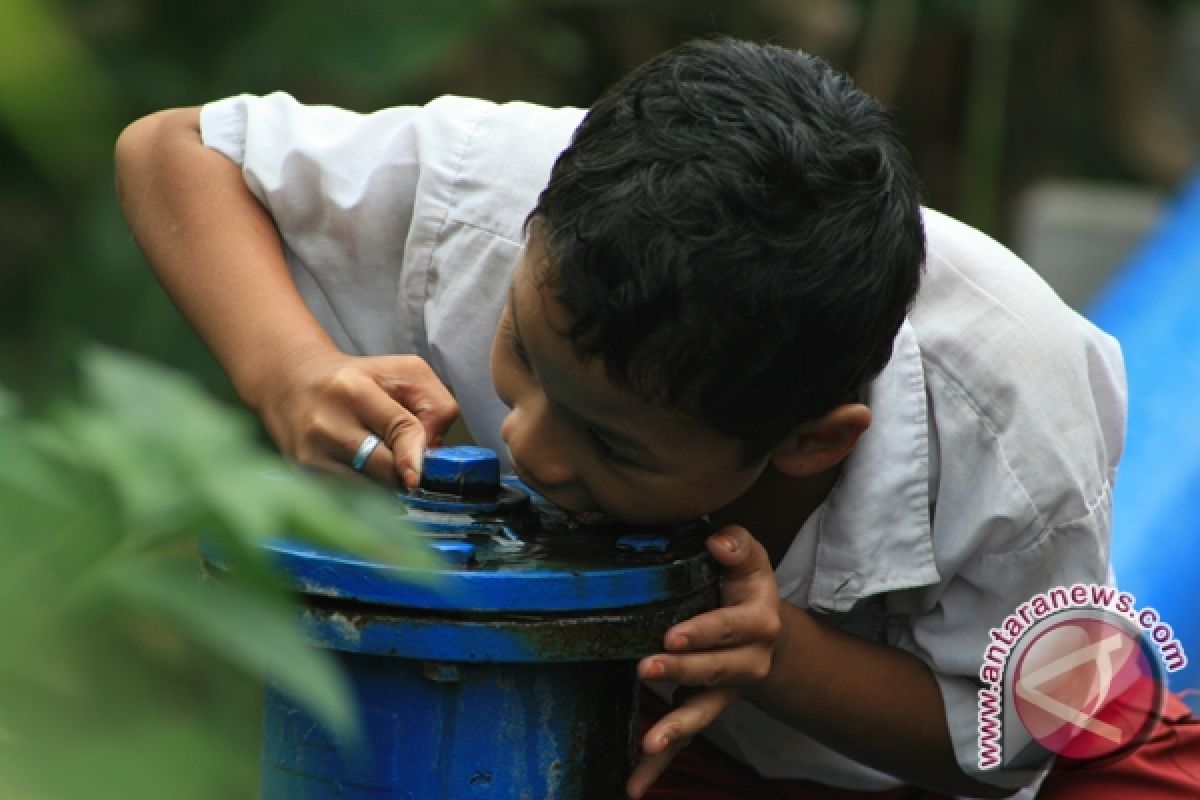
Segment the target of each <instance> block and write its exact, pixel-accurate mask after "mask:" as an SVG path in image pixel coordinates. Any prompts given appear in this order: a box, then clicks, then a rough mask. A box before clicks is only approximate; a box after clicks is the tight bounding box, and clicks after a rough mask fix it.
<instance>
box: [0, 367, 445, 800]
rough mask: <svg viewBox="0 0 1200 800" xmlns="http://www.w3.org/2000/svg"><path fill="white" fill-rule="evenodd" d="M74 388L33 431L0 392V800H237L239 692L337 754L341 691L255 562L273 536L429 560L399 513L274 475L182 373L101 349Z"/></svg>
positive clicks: (244, 774) (307, 480)
mask: <svg viewBox="0 0 1200 800" xmlns="http://www.w3.org/2000/svg"><path fill="white" fill-rule="evenodd" d="M83 375H84V397H83V399H82V401H78V402H71V403H62V404H60V405H58V406H57V407H56V408H55V409H54V410H53V411H52V412H51V413H50V414H49V415H47V416H46V417H45V418H42V419H32V418H30V417H29V416H28V415H27V414H23V413H21V412H20V410H19V409H18V407H17V403H16V402H15V401H14V399H13V398H12V396H10V395H0V453H3V454H4V457H3V458H2V459H0V640H2V641H3V646H2V647H0V796H2V797H5V798H29V799H30V800H42V798H47V799H48V798H71V799H73V798H81V797H88V798H108V797H111V798H138V797H147V798H150V797H153V798H161V797H172V798H190V797H195V798H222V797H238V796H247V795H248V794H250V793H252V788H251V787H252V781H253V769H252V767H253V763H254V759H253V758H252V757H250V756H249V754H250V753H253V752H255V751H256V749H257V725H256V719H255V718H254V714H255V713H256V705H255V703H254V697H255V694H256V690H255V688H254V686H253V681H249V680H247V678H246V676H252V677H255V678H265V679H268V680H270V681H272V682H273V683H275V684H276V685H278V686H280V687H282V688H284V689H285V690H287V691H289V692H290V693H292V694H293V695H294V696H296V697H297V698H298V699H299V700H300V701H301V702H302V703H304V704H305V705H306V706H307V707H308V708H309V709H310V711H312V712H313V713H314V714H315V715H317V716H318V717H319V718H320V719H322V720H323V721H324V722H325V723H326V724H327V725H328V726H330V728H331V729H333V730H335V731H338V732H339V733H340V734H341V735H342V736H343V737H344V738H345V739H346V740H347V741H348V742H350V741H352V740H353V737H354V733H355V724H356V723H355V719H354V715H353V708H352V705H351V704H350V703H349V697H348V693H347V688H346V686H345V684H344V682H343V679H342V676H341V674H340V673H339V671H338V670H337V668H336V666H335V663H334V661H333V660H332V659H331V658H330V657H329V656H328V655H327V654H326V653H324V652H322V651H320V650H318V649H315V648H311V647H309V646H307V645H306V643H305V642H304V640H303V636H302V634H301V632H300V630H299V627H298V623H297V617H296V614H295V612H294V610H293V608H292V606H291V604H290V600H289V597H288V595H287V593H286V592H285V591H284V590H283V589H282V588H281V587H280V586H279V585H278V584H277V582H276V580H275V579H274V578H273V577H272V575H271V572H270V570H269V568H268V565H267V564H266V558H265V556H264V555H263V550H262V548H261V547H260V545H261V543H262V542H263V541H264V540H266V539H268V538H270V537H273V536H278V535H281V534H283V533H286V534H287V535H288V536H289V537H292V538H299V539H304V540H306V541H310V542H314V543H316V544H319V545H325V546H329V547H334V548H339V549H343V550H348V551H351V552H355V553H358V554H360V555H363V556H366V557H370V558H374V559H377V560H381V561H386V562H397V561H403V562H406V563H414V564H421V563H428V561H427V559H428V556H427V555H425V554H426V552H427V551H426V550H425V548H421V547H416V546H414V542H415V540H414V539H412V538H411V537H410V536H409V535H408V534H407V533H406V532H405V529H404V528H403V524H402V520H401V519H400V512H399V511H398V509H397V507H396V506H395V505H394V504H393V502H392V501H391V499H390V498H388V497H387V495H386V493H382V492H379V491H377V490H367V489H365V488H364V489H358V488H353V489H352V488H350V487H345V486H340V485H333V484H330V483H328V482H323V481H321V480H319V479H317V478H315V477H313V476H308V475H302V474H295V473H292V472H289V471H288V470H287V468H286V467H285V466H284V465H283V464H282V463H281V462H280V461H279V460H278V459H277V458H275V457H274V456H272V455H269V454H267V453H265V452H264V451H262V450H260V449H258V448H257V447H256V446H255V445H254V444H253V439H252V437H251V436H250V433H251V431H252V427H251V426H250V424H249V422H248V420H247V419H246V418H245V417H244V416H242V415H240V414H237V413H234V412H232V411H229V410H227V409H225V408H222V407H220V406H218V405H216V404H215V403H213V402H212V401H211V400H209V399H207V398H206V397H205V396H204V394H203V393H202V392H201V391H200V390H198V389H197V388H196V387H195V386H194V385H193V383H192V382H191V381H189V380H188V379H185V378H183V377H182V376H180V375H177V374H173V373H169V372H166V371H164V370H162V369H159V368H155V367H152V366H150V365H149V364H147V363H145V362H142V361H140V360H137V359H134V358H131V357H129V356H126V355H121V354H118V353H116V352H113V351H109V350H102V349H92V350H89V351H88V352H87V354H86V355H85V357H84V360H83ZM198 533H202V534H203V537H204V539H205V541H206V543H207V545H206V546H211V547H213V548H215V550H216V551H217V552H220V553H221V562H222V565H223V566H225V567H227V569H228V572H227V573H224V572H222V576H221V577H220V578H219V579H212V578H208V579H205V578H204V576H203V574H202V570H201V560H200V558H199V555H198V553H197V551H196V547H195V541H196V537H197V534H198ZM231 667H232V668H231Z"/></svg>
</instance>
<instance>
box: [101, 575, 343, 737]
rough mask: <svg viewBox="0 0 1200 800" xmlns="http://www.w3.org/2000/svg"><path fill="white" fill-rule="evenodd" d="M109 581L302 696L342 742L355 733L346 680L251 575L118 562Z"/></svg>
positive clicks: (128, 597) (291, 612) (286, 607)
mask: <svg viewBox="0 0 1200 800" xmlns="http://www.w3.org/2000/svg"><path fill="white" fill-rule="evenodd" d="M103 582H104V584H105V586H106V587H107V588H108V590H109V591H111V592H113V593H114V594H116V595H117V596H118V597H120V598H121V600H122V602H124V603H127V604H131V605H135V606H141V607H145V608H153V609H155V611H156V612H157V613H160V614H162V615H164V616H165V617H166V618H167V619H168V620H169V621H170V622H172V623H173V624H174V626H175V627H176V628H177V629H178V630H180V631H181V632H183V633H184V634H185V635H187V636H188V637H189V638H192V639H193V640H195V641H197V642H199V643H201V644H203V645H204V646H206V647H207V648H208V649H210V650H212V651H213V652H216V653H219V654H220V655H222V656H224V657H225V658H226V659H228V660H229V661H231V662H233V663H234V664H236V665H238V666H240V667H242V668H243V669H245V670H246V671H247V672H249V673H251V674H254V675H261V676H263V677H265V678H266V679H268V680H269V681H271V682H272V683H273V684H275V685H276V686H278V687H279V688H280V689H282V690H283V691H285V692H287V693H288V694H290V695H292V696H293V697H296V698H299V699H300V701H301V702H302V703H303V704H304V705H305V706H306V707H307V708H308V709H309V710H310V711H311V712H312V713H313V715H314V716H315V717H316V718H317V719H320V720H321V721H323V722H324V723H325V724H326V725H327V726H328V727H329V729H330V730H331V731H332V732H333V733H334V734H335V735H337V736H339V737H341V738H342V739H343V740H346V741H349V740H352V739H354V738H356V735H357V731H356V728H355V722H356V720H355V715H354V708H353V706H352V704H351V700H352V698H351V695H350V690H349V688H348V686H347V684H346V682H345V680H344V679H343V677H342V675H341V673H340V672H339V671H338V670H337V668H336V667H335V666H334V664H333V662H332V661H331V660H330V659H329V658H328V656H327V655H326V654H325V653H324V652H322V651H320V650H317V649H316V648H314V647H312V646H311V645H309V644H308V643H307V642H306V641H305V638H304V636H303V634H302V632H301V630H300V628H299V627H298V626H297V624H296V612H295V609H294V607H293V606H292V605H291V604H289V603H287V602H284V601H283V600H282V598H279V597H275V596H273V595H272V594H271V593H270V592H263V591H260V590H258V589H257V587H255V586H254V585H253V584H247V583H246V582H245V581H239V580H228V581H202V580H201V574H200V570H199V566H198V564H195V563H191V564H187V563H181V562H180V560H179V559H173V558H168V559H162V558H159V559H137V560H126V561H122V562H119V563H115V564H113V565H111V566H109V567H108V568H107V569H106V570H105V571H104V575H103Z"/></svg>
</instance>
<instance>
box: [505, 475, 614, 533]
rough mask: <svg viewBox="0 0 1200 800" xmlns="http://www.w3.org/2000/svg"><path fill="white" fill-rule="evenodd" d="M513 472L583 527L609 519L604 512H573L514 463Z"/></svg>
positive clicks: (522, 481)
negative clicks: (556, 500)
mask: <svg viewBox="0 0 1200 800" xmlns="http://www.w3.org/2000/svg"><path fill="white" fill-rule="evenodd" d="M513 472H514V473H515V474H516V476H517V477H518V478H520V480H521V483H523V484H525V485H526V486H528V487H529V488H530V489H533V491H535V492H537V493H538V494H540V495H541V496H542V497H544V498H546V499H547V500H549V501H550V502H551V503H554V505H556V506H558V508H560V509H562V511H563V513H565V514H566V515H567V516H568V517H570V518H571V519H572V520H574V521H575V522H577V523H579V524H581V525H596V524H597V523H600V522H604V521H605V520H607V519H609V516H608V514H605V513H604V512H603V511H572V510H571V509H569V508H567V507H566V506H563V505H559V504H558V503H555V502H554V499H553V498H552V497H550V495H548V494H547V493H546V492H544V491H543V490H542V487H540V486H538V484H537V482H536V481H533V480H530V478H529V475H528V474H527V473H526V472H525V471H524V470H522V469H521V468H520V467H519V466H517V464H516V463H515V462H514V463H513Z"/></svg>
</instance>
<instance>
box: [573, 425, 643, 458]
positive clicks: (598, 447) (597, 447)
mask: <svg viewBox="0 0 1200 800" xmlns="http://www.w3.org/2000/svg"><path fill="white" fill-rule="evenodd" d="M586 434H587V439H588V443H589V444H590V445H591V448H592V452H593V453H595V454H596V457H597V458H599V459H600V460H602V461H609V462H612V463H614V464H621V465H623V466H628V467H636V466H638V465H637V463H635V462H634V461H633V459H631V458H629V457H628V456H626V455H625V454H624V453H622V452H621V451H620V450H618V449H617V448H615V447H613V445H612V443H611V442H609V441H608V440H607V439H605V438H604V437H603V436H601V435H600V434H599V433H597V432H596V431H595V430H593V429H592V428H588V429H587V431H586Z"/></svg>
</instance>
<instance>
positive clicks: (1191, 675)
mask: <svg viewBox="0 0 1200 800" xmlns="http://www.w3.org/2000/svg"><path fill="white" fill-rule="evenodd" d="M1087 315H1088V317H1089V318H1090V319H1091V320H1092V321H1093V322H1095V323H1096V324H1097V325H1098V326H1100V327H1101V328H1103V329H1104V330H1106V331H1108V332H1109V333H1111V334H1112V335H1114V336H1116V337H1117V339H1118V340H1119V341H1120V342H1121V347H1122V349H1123V350H1124V353H1125V368H1126V372H1127V375H1128V378H1129V428H1128V434H1127V436H1126V444H1125V454H1124V456H1123V458H1122V459H1121V466H1120V468H1119V471H1118V475H1117V485H1116V492H1115V495H1114V499H1113V504H1114V522H1113V549H1112V557H1113V564H1114V568H1115V569H1116V574H1117V583H1118V585H1119V586H1120V587H1121V588H1122V589H1124V590H1126V591H1129V592H1131V593H1132V594H1133V595H1134V596H1135V597H1136V598H1137V602H1138V606H1139V607H1146V606H1150V607H1153V608H1155V609H1156V610H1157V611H1158V612H1159V613H1160V615H1161V618H1162V619H1163V620H1164V621H1165V622H1167V623H1168V624H1170V625H1171V626H1172V628H1173V629H1174V631H1175V634H1176V636H1177V638H1178V640H1179V642H1180V644H1182V646H1183V649H1184V651H1185V652H1186V653H1187V654H1188V657H1189V664H1188V666H1187V667H1186V668H1185V669H1183V670H1182V671H1180V672H1177V673H1175V674H1174V675H1172V676H1171V688H1172V689H1174V690H1176V691H1179V690H1187V689H1193V690H1194V689H1197V688H1200V586H1198V579H1200V175H1197V176H1196V178H1195V179H1193V180H1192V181H1191V182H1190V183H1189V184H1188V185H1187V186H1186V187H1185V188H1184V189H1183V191H1182V192H1181V193H1180V194H1179V196H1178V197H1176V199H1175V201H1174V202H1173V203H1172V205H1171V207H1170V208H1169V210H1168V212H1167V213H1166V214H1165V216H1164V219H1163V222H1162V223H1161V225H1160V227H1159V228H1158V229H1157V230H1156V231H1155V232H1154V233H1153V235H1151V236H1150V237H1149V238H1148V239H1147V240H1146V241H1145V242H1144V243H1143V244H1142V246H1141V247H1140V248H1139V249H1138V250H1137V252H1136V253H1135V254H1134V255H1133V257H1132V258H1131V259H1130V260H1129V261H1128V263H1127V264H1125V265H1124V267H1123V268H1122V269H1121V270H1120V271H1119V272H1118V273H1117V275H1116V276H1115V277H1114V278H1113V279H1112V280H1111V281H1110V282H1109V283H1108V284H1107V285H1106V286H1105V287H1104V289H1103V291H1102V292H1101V293H1100V295H1099V297H1098V298H1097V299H1096V300H1095V301H1094V302H1093V303H1092V305H1091V306H1090V308H1089V309H1088V314H1087ZM1186 699H1187V700H1188V701H1189V703H1190V704H1191V705H1192V707H1193V708H1194V709H1198V710H1200V697H1198V696H1197V695H1195V694H1191V695H1190V696H1187V697H1186Z"/></svg>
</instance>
